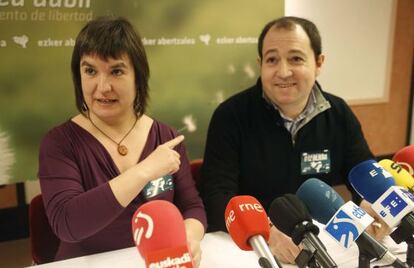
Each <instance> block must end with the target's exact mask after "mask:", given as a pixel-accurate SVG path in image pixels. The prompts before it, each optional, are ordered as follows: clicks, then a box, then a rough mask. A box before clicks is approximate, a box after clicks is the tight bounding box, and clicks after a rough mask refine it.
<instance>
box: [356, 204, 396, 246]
mask: <svg viewBox="0 0 414 268" xmlns="http://www.w3.org/2000/svg"><path fill="white" fill-rule="evenodd" d="M359 206H360V207H361V208H362V209H363V210H365V211H366V212H367V213H368V214H369V215H370V216H371V217H373V218H374V222H373V223H372V224H371V225H370V226H368V228H367V229H366V231H367V232H368V233H369V234H371V235H372V236H374V237H375V239H377V240H382V239H383V238H384V237H385V236H386V235H389V234H390V232H391V230H390V228H389V227H388V225H387V224H386V223H385V222H384V221H383V220H382V219H381V218H380V217H378V215H377V213H375V211H374V210H373V209H372V205H371V203H369V202H368V201H366V200H362V202H361V204H360V205H359Z"/></svg>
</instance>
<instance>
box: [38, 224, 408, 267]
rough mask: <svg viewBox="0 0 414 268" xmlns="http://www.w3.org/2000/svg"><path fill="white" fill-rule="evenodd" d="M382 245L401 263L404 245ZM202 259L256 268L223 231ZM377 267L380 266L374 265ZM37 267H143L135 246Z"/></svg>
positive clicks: (346, 260) (345, 263) (342, 253)
mask: <svg viewBox="0 0 414 268" xmlns="http://www.w3.org/2000/svg"><path fill="white" fill-rule="evenodd" d="M319 238H320V239H321V240H322V241H323V242H324V244H325V246H326V248H327V250H328V252H329V254H330V255H331V256H332V258H333V259H334V260H335V262H336V263H337V264H338V267H341V268H348V267H349V268H351V267H352V268H354V267H357V266H358V248H357V246H356V245H353V246H352V247H351V248H349V249H348V250H345V249H343V248H341V247H340V246H339V245H337V244H336V243H335V242H334V241H333V240H332V239H331V238H330V237H328V235H327V234H326V233H325V232H323V231H322V230H321V232H320V234H319ZM383 243H384V244H385V245H386V246H387V247H388V249H389V250H390V251H391V252H393V253H394V254H395V255H397V256H398V257H399V258H400V259H401V260H403V261H405V252H406V250H407V246H406V244H405V243H401V244H399V245H397V244H395V243H394V241H392V239H391V238H389V237H387V238H386V239H385V241H383ZM201 249H202V251H203V253H202V260H201V264H200V268H220V267H224V268H241V267H243V268H244V267H259V268H260V266H259V265H258V263H257V259H258V257H257V256H256V254H255V252H253V251H243V250H241V249H239V248H238V247H237V246H236V244H234V242H233V241H232V240H231V237H230V236H229V235H228V234H227V233H224V232H214V233H207V234H206V235H205V237H204V239H203V240H202V241H201ZM376 264H379V265H380V264H381V263H379V262H378V263H376ZM35 267H37V268H51V267H58V268H73V267H77V268H83V267H85V268H86V267H88V268H104V267H108V268H109V267H111V268H112V267H123V268H137V267H145V262H144V260H143V259H142V258H141V256H140V255H139V253H138V250H137V249H136V248H135V247H130V248H125V249H120V250H115V251H110V252H104V253H99V254H93V255H89V256H83V257H78V258H73V259H67V260H63V261H58V262H52V263H48V264H43V265H37V266H35ZM283 267H296V266H295V265H283Z"/></svg>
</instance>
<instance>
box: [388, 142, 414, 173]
mask: <svg viewBox="0 0 414 268" xmlns="http://www.w3.org/2000/svg"><path fill="white" fill-rule="evenodd" d="M392 160H393V161H395V162H397V163H398V164H399V165H400V166H402V167H403V168H404V169H406V170H407V171H408V172H409V173H410V174H411V175H413V176H414V144H413V145H409V146H406V147H404V148H402V149H401V150H399V151H398V152H396V153H395V154H394V156H393V158H392Z"/></svg>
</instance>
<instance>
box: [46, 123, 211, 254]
mask: <svg viewBox="0 0 414 268" xmlns="http://www.w3.org/2000/svg"><path fill="white" fill-rule="evenodd" d="M175 136H177V133H176V132H175V131H173V130H172V129H171V128H170V127H168V126H166V125H165V124H162V123H160V122H158V121H155V120H154V123H153V124H152V126H151V129H150V132H149V134H148V139H147V142H146V144H145V146H144V149H143V152H142V154H141V157H140V159H139V161H142V160H143V159H145V158H146V157H147V156H148V155H149V154H150V153H151V152H152V151H154V150H155V149H156V148H157V146H158V145H160V144H163V143H164V142H166V141H168V140H171V139H173V138H174V137H175ZM175 149H176V151H177V152H178V153H179V154H180V155H181V159H180V160H181V166H180V169H179V170H178V172H177V173H175V174H174V175H173V184H174V186H173V189H171V190H169V191H165V192H162V193H161V194H158V195H156V196H154V197H151V198H146V197H145V196H144V194H143V192H142V191H141V193H140V194H138V195H137V197H136V198H135V199H134V200H133V201H132V202H131V203H130V204H129V205H128V206H127V207H126V208H124V207H122V206H121V205H120V204H119V203H118V201H117V200H116V198H115V196H114V194H113V193H112V191H111V189H110V187H109V183H108V182H109V181H110V180H111V179H112V178H114V177H116V176H118V175H119V174H120V172H119V170H118V168H117V166H116V165H115V163H114V161H113V160H112V158H111V156H110V155H109V153H108V151H107V150H106V149H105V148H104V147H103V145H102V144H101V143H100V142H99V141H98V140H97V139H96V138H95V137H93V136H92V135H91V134H90V133H89V132H87V131H86V130H85V129H83V128H82V127H80V126H79V125H77V124H76V123H74V122H72V121H71V120H69V121H67V122H65V123H63V124H62V125H60V126H58V127H56V128H54V129H52V130H51V131H49V132H48V133H47V135H46V136H45V137H44V139H43V141H42V143H41V146H40V152H39V174H38V175H39V180H40V186H41V190H42V195H43V202H44V204H45V209H46V213H47V216H48V218H49V222H50V225H51V227H52V229H53V230H54V232H55V233H56V234H57V236H58V237H59V238H60V240H61V243H60V246H59V249H58V252H57V254H56V257H55V259H56V260H61V259H67V258H72V257H78V256H83V255H88V254H93V253H98V252H104V251H109V250H115V249H120V248H125V247H131V246H134V242H133V239H132V232H131V218H132V215H133V214H134V212H135V211H136V209H137V208H138V207H139V206H140V205H142V204H143V203H145V202H147V201H149V200H154V199H163V200H168V201H170V202H172V203H174V204H175V205H176V206H177V207H178V209H179V210H180V211H181V213H182V215H183V217H184V219H186V218H195V219H198V220H199V221H200V222H201V223H202V224H203V225H204V227H205V228H206V226H207V220H206V214H205V210H204V206H203V203H202V200H201V198H200V197H199V194H198V191H197V189H196V188H195V183H194V180H193V178H192V175H191V169H190V165H189V161H188V158H187V155H186V150H185V147H184V145H183V144H182V143H181V144H179V145H178V146H177V147H176V148H175Z"/></svg>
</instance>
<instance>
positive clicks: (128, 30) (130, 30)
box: [71, 17, 150, 115]
mask: <svg viewBox="0 0 414 268" xmlns="http://www.w3.org/2000/svg"><path fill="white" fill-rule="evenodd" d="M125 53H126V54H127V55H128V57H129V60H130V61H131V64H132V65H133V67H134V72H135V89H136V97H135V100H134V110H135V112H136V113H137V114H138V115H142V114H144V112H145V109H146V107H147V102H148V79H149V76H150V72H149V66H148V61H147V55H146V53H145V49H144V45H143V44H142V41H141V37H140V36H139V34H138V33H137V32H136V31H135V30H134V27H133V26H132V25H131V23H130V22H129V21H128V20H126V19H125V18H122V17H118V18H114V17H98V18H96V19H94V20H92V21H90V22H88V23H87V24H86V25H85V26H84V27H83V28H82V30H81V31H80V32H79V34H78V36H77V38H76V43H75V47H74V49H73V53H72V62H71V69H72V79H73V84H74V86H75V96H76V107H77V108H78V110H79V111H80V112H81V113H82V114H85V113H86V109H85V108H87V107H86V106H85V105H86V104H85V100H84V98H83V93H82V84H81V74H80V61H81V58H82V56H84V55H96V56H98V57H101V58H103V59H108V58H114V59H119V58H120V57H121V56H122V55H123V54H125Z"/></svg>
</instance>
